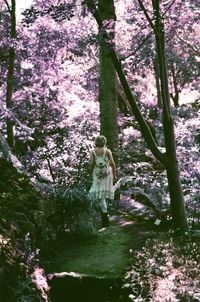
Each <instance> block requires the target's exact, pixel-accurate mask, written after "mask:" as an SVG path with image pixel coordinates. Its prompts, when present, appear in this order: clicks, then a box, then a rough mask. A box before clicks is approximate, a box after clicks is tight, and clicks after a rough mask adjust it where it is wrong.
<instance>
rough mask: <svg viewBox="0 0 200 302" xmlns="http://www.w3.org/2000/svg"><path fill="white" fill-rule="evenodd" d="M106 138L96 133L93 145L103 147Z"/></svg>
mask: <svg viewBox="0 0 200 302" xmlns="http://www.w3.org/2000/svg"><path fill="white" fill-rule="evenodd" d="M106 143H107V139H106V138H105V136H103V135H98V136H97V137H96V138H95V147H104V146H106Z"/></svg>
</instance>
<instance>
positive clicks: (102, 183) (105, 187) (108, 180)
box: [89, 149, 114, 200]
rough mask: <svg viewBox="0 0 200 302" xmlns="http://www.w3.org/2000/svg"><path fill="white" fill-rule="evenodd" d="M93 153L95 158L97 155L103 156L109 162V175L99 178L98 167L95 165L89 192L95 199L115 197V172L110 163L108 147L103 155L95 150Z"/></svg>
mask: <svg viewBox="0 0 200 302" xmlns="http://www.w3.org/2000/svg"><path fill="white" fill-rule="evenodd" d="M93 154H94V156H95V159H96V158H97V157H103V158H104V160H105V161H107V163H108V171H109V173H108V175H107V176H105V177H103V178H98V176H97V170H98V168H97V167H96V166H95V167H94V170H93V173H92V178H93V183H92V186H91V188H90V191H89V194H90V195H91V197H92V198H93V199H94V200H100V199H114V190H113V173H112V169H111V166H110V165H109V159H108V157H107V156H106V149H104V153H103V155H98V156H97V155H96V153H95V151H93Z"/></svg>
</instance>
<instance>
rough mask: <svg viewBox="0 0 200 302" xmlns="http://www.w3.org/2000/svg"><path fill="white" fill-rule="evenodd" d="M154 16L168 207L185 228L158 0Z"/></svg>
mask: <svg viewBox="0 0 200 302" xmlns="http://www.w3.org/2000/svg"><path fill="white" fill-rule="evenodd" d="M152 4H153V10H154V17H155V29H154V33H155V37H156V47H157V54H158V63H159V69H160V80H161V93H162V103H163V131H164V139H165V147H166V155H167V164H166V170H167V179H168V185H169V194H170V207H171V213H172V219H173V224H174V226H175V227H176V228H180V229H181V230H187V229H188V225H187V219H186V215H185V207H184V197H183V192H182V187H181V181H180V175H179V167H178V160H177V154H176V143H175V136H174V121H173V117H172V114H171V108H170V95H169V85H168V72H167V60H166V55H165V37H164V24H163V22H162V19H161V16H160V8H159V1H157V0H152Z"/></svg>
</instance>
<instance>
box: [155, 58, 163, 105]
mask: <svg viewBox="0 0 200 302" xmlns="http://www.w3.org/2000/svg"><path fill="white" fill-rule="evenodd" d="M153 67H154V74H155V80H156V91H157V106H158V108H162V97H161V89H160V75H159V66H158V58H157V55H156V57H155V59H153Z"/></svg>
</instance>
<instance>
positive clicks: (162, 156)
mask: <svg viewBox="0 0 200 302" xmlns="http://www.w3.org/2000/svg"><path fill="white" fill-rule="evenodd" d="M197 2H198V1H196V0H184V1H182V0H176V1H174V0H170V1H169V0H160V1H159V0H134V1H133V0H132V1H130V0H98V1H97V0H84V1H81V0H48V1H45V0H33V1H32V2H30V5H29V7H26V8H25V6H24V5H22V3H23V1H22V0H0V8H1V9H0V35H1V38H0V75H1V76H0V125H1V128H0V129H1V130H0V172H1V173H0V259H1V261H0V301H2V302H12V301H13V302H22V301H24V302H28V301H57V302H61V301H62V302H63V301H69V302H73V301H94V297H93V296H92V292H91V295H89V296H87V300H84V296H82V298H81V297H76V298H74V296H73V293H72V296H70V298H69V297H67V296H66V298H55V296H53V295H52V294H51V289H52V288H53V287H54V284H53V283H51V281H50V279H49V276H48V273H51V269H50V267H51V263H53V262H52V261H53V260H52V259H54V257H59V253H63V250H64V249H66V250H67V249H69V251H70V246H72V245H73V246H76V245H77V246H79V245H80V244H81V245H80V246H81V247H82V246H86V245H88V246H90V245H92V244H94V242H99V241H98V240H99V239H98V238H99V236H102V233H101V235H99V234H100V233H99V228H100V227H99V218H98V217H99V209H98V208H96V207H95V206H94V204H93V203H92V202H91V200H89V197H88V190H89V188H90V186H91V179H90V178H89V173H88V161H89V152H90V150H91V148H93V145H94V138H95V137H96V136H97V135H98V134H99V133H101V134H103V135H105V136H106V137H107V140H108V147H109V148H110V149H111V150H112V152H113V155H114V159H115V161H116V164H117V174H118V181H117V183H115V186H114V188H115V201H114V202H113V203H112V204H109V212H110V217H111V218H112V217H117V219H120V221H122V220H123V221H124V222H126V223H129V224H131V223H132V224H133V225H135V229H134V228H133V233H132V236H133V238H136V239H135V241H133V247H132V246H131V248H130V246H129V255H128V254H127V258H130V262H131V263H130V265H129V267H124V273H123V275H122V276H121V278H120V282H119V283H118V285H117V286H115V283H116V282H114V281H112V282H114V283H113V284H114V285H113V284H112V285H109V290H107V291H108V293H107V292H106V290H105V289H101V291H105V296H101V295H100V296H98V295H97V296H95V299H96V300H95V301H101V302H103V301H110V302H111V301H115V302H123V301H124V302H126V301H127V302H128V301H136V302H137V301H138V302H139V301H154V302H158V301H170V302H175V301H200V277H199V271H200V252H199V251H200V249H199V247H200V244H199V238H200V228H199V222H200V195H199V184H200V161H199V154H200V103H199V84H200V83H199V78H200V77H199V62H200V51H199V47H198V42H199V31H200V24H199V19H200V18H199V7H198V3H197ZM20 9H21V13H19V11H20ZM117 228H118V229H120V227H119V226H117V227H116V222H115V220H114V218H113V220H112V219H111V226H110V227H109V228H108V230H104V231H105V239H104V241H105V242H106V238H108V237H106V236H108V235H109V236H110V237H109V239H107V240H108V241H112V240H113V241H114V237H113V236H112V235H113V233H114V231H113V230H115V231H116V230H118V229H117ZM141 230H142V232H140V231H141ZM147 231H148V232H147ZM106 232H107V233H106ZM112 232H113V233H112ZM144 233H145V234H146V235H145V236H143V235H141V234H144ZM106 234H107V235H106ZM142 236H143V237H142ZM139 237H142V238H140V239H141V240H143V241H137V238H139ZM138 240H139V239H138ZM105 242H104V244H107V243H105ZM139 242H140V243H139ZM56 250H57V254H55V251H56ZM67 257H68V258H69V261H70V259H71V258H70V252H69V253H68V254H67ZM101 265H102V264H101V263H99V266H101ZM66 282H67V281H66ZM69 282H71V281H69ZM91 282H93V281H91ZM109 282H110V281H109ZM88 284H89V285H88ZM66 286H67V285H66ZM78 286H79V285H77V288H76V289H74V291H77V290H79V287H78ZM81 286H82V287H83V285H81ZM87 286H88V288H87V290H88V292H90V290H91V291H92V290H93V289H92V286H93V285H92V283H91V286H90V283H87ZM98 286H99V288H101V286H102V285H101V286H100V285H97V287H98ZM93 287H94V286H93ZM61 290H62V291H64V292H65V291H66V292H67V289H66V290H65V287H63V288H62V289H60V291H61ZM68 290H69V289H68ZM93 294H94V295H96V293H93ZM1 299H3V300H1ZM98 299H99V300H98Z"/></svg>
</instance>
